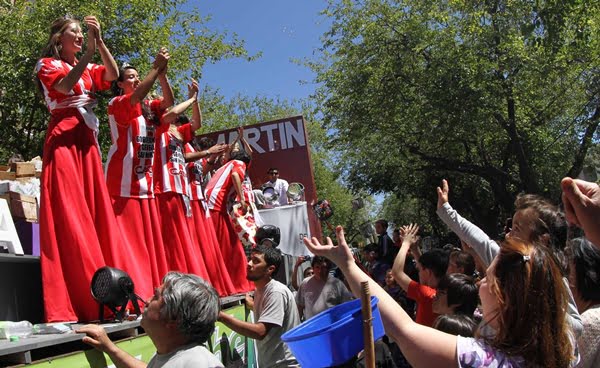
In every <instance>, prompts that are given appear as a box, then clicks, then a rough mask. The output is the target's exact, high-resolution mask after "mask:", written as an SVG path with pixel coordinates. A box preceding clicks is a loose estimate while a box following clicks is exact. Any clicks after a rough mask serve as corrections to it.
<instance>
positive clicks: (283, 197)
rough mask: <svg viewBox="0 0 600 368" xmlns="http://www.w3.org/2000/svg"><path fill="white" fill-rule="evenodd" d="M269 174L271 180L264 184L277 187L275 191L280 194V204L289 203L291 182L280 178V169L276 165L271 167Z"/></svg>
mask: <svg viewBox="0 0 600 368" xmlns="http://www.w3.org/2000/svg"><path fill="white" fill-rule="evenodd" d="M267 174H268V175H269V180H267V182H266V183H264V184H263V187H265V186H271V187H273V189H275V192H276V193H277V195H278V196H279V197H278V198H279V205H280V206H285V205H287V204H288V197H287V190H288V187H289V184H288V182H287V181H286V180H284V179H281V178H279V169H278V168H276V167H271V168H270V169H269V171H267Z"/></svg>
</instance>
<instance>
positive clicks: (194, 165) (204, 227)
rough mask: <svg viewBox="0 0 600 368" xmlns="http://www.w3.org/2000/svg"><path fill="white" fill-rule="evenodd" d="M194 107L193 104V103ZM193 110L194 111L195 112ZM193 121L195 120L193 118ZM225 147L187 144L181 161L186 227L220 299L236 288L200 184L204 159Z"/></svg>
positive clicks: (205, 161) (205, 165) (202, 177)
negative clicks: (184, 167) (187, 205)
mask: <svg viewBox="0 0 600 368" xmlns="http://www.w3.org/2000/svg"><path fill="white" fill-rule="evenodd" d="M196 105H197V104H196ZM196 109H197V110H196ZM194 113H195V114H197V115H198V116H199V119H200V123H201V124H202V115H201V114H200V108H199V107H198V106H195V107H194ZM181 118H182V119H178V121H179V120H181V121H182V122H185V120H187V119H185V117H184V116H181ZM195 118H196V119H197V118H198V117H195ZM226 148H227V144H224V143H223V144H217V145H214V146H212V147H210V148H208V149H206V150H198V149H196V148H195V147H194V146H193V145H192V143H191V142H190V143H187V144H186V145H185V147H184V149H185V160H186V162H187V174H188V183H189V186H190V190H189V196H190V206H191V209H192V216H191V217H188V220H189V224H190V233H191V234H192V236H195V237H196V244H198V245H199V247H200V251H201V252H202V255H203V256H204V260H205V262H206V267H207V269H208V273H209V276H210V282H211V284H212V285H213V286H214V288H215V289H217V291H218V292H219V295H221V296H227V295H231V294H234V293H235V292H236V288H235V286H234V284H233V282H232V281H231V278H230V277H229V271H228V270H227V265H226V264H225V262H224V260H223V255H222V254H221V249H220V248H219V241H218V239H217V235H216V233H215V229H214V227H213V223H212V221H211V220H210V212H209V211H208V207H207V206H206V200H205V199H204V189H203V188H202V183H203V181H204V175H203V174H204V172H206V171H207V165H208V163H207V160H208V159H209V158H212V159H213V160H214V159H215V158H216V157H215V156H216V155H219V154H221V153H222V152H223V151H224V150H225V149H226Z"/></svg>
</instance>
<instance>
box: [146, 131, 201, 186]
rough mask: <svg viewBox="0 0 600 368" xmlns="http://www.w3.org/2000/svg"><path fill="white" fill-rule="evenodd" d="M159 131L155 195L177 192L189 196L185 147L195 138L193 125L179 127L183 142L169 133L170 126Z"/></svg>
mask: <svg viewBox="0 0 600 368" xmlns="http://www.w3.org/2000/svg"><path fill="white" fill-rule="evenodd" d="M165 129H166V131H165ZM159 131H160V133H159V134H158V135H157V139H156V148H155V152H156V157H155V158H154V193H155V194H159V193H166V192H176V193H179V194H183V195H189V194H188V189H189V188H188V180H187V170H186V166H185V157H184V156H183V152H184V151H183V146H184V144H185V142H189V141H191V140H192V138H193V133H192V124H191V123H187V124H183V125H182V126H180V127H177V131H178V132H179V134H180V135H181V137H182V140H180V139H179V138H177V137H175V136H174V135H173V134H171V133H169V128H168V126H167V127H166V128H163V125H161V127H160V128H159Z"/></svg>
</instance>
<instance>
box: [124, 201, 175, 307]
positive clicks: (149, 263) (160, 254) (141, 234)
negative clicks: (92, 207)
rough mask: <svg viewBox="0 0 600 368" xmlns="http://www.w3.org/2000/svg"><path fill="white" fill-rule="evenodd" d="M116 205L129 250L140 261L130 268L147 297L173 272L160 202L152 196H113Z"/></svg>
mask: <svg viewBox="0 0 600 368" xmlns="http://www.w3.org/2000/svg"><path fill="white" fill-rule="evenodd" d="M112 204H113V208H114V211H115V216H116V218H117V222H118V223H119V225H120V226H121V233H122V234H123V238H124V239H125V243H124V244H126V247H127V252H128V253H129V255H130V256H131V257H132V258H134V259H135V261H136V262H135V265H136V269H135V270H131V269H130V270H129V275H130V276H131V278H132V279H133V281H134V283H135V292H136V294H138V295H139V296H141V297H142V298H144V300H147V299H149V297H151V296H152V295H153V294H154V288H155V287H158V286H160V285H161V283H162V282H161V281H162V278H163V276H164V275H165V274H166V273H167V272H169V267H168V266H167V259H166V255H165V250H164V247H163V242H162V231H161V228H160V221H159V217H158V209H157V207H156V202H155V200H154V199H152V198H148V199H141V198H125V197H112Z"/></svg>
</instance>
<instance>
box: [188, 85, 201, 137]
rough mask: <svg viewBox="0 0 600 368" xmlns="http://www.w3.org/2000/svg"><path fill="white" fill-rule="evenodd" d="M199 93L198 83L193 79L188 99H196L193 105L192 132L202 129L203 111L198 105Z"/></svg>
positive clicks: (189, 87)
mask: <svg viewBox="0 0 600 368" xmlns="http://www.w3.org/2000/svg"><path fill="white" fill-rule="evenodd" d="M198 93H199V88H198V82H197V81H196V80H194V79H192V83H190V84H188V97H189V98H192V97H193V98H194V103H193V104H192V132H195V131H196V130H198V129H200V128H202V111H201V110H200V104H199V103H198Z"/></svg>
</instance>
